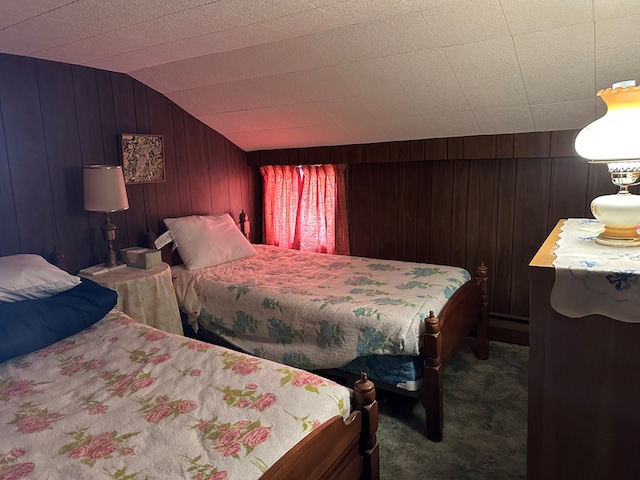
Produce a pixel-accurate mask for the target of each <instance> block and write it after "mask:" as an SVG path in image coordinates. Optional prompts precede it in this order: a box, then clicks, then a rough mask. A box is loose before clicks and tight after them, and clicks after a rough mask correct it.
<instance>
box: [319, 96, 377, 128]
mask: <svg viewBox="0 0 640 480" xmlns="http://www.w3.org/2000/svg"><path fill="white" fill-rule="evenodd" d="M318 106H319V107H320V108H321V109H322V111H323V112H324V113H326V114H327V116H328V117H329V118H330V119H331V120H333V121H334V122H335V123H338V124H346V123H360V122H366V121H367V120H370V115H371V114H370V112H369V109H368V108H367V106H366V105H364V104H363V103H362V101H361V100H360V99H358V98H355V97H351V98H340V99H337V100H325V101H322V102H318Z"/></svg>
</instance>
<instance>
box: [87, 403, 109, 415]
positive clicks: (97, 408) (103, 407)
mask: <svg viewBox="0 0 640 480" xmlns="http://www.w3.org/2000/svg"><path fill="white" fill-rule="evenodd" d="M107 410H109V406H108V405H102V404H100V405H97V406H95V407H91V408H90V409H89V415H100V414H101V413H105V412H106V411H107Z"/></svg>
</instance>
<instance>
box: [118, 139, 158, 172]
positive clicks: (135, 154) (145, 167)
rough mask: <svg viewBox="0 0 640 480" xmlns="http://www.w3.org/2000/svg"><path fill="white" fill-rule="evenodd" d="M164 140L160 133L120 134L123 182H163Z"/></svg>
mask: <svg viewBox="0 0 640 480" xmlns="http://www.w3.org/2000/svg"><path fill="white" fill-rule="evenodd" d="M163 142H164V140H163V137H162V135H145V134H140V133H122V134H120V147H121V152H122V173H123V174H124V182H125V183H127V184H131V183H157V182H164V181H165V176H164V144H163Z"/></svg>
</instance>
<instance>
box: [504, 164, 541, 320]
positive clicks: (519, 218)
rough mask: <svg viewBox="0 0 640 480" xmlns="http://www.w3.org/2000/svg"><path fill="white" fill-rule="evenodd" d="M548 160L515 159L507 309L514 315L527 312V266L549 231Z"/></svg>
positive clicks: (525, 314)
mask: <svg viewBox="0 0 640 480" xmlns="http://www.w3.org/2000/svg"><path fill="white" fill-rule="evenodd" d="M550 178H551V160H550V159H549V158H532V159H520V160H518V171H517V175H516V194H515V217H514V224H513V245H512V250H513V263H512V266H511V308H510V309H509V310H510V312H511V313H513V314H514V315H522V316H527V315H528V314H529V305H528V300H529V277H528V276H527V266H528V265H529V262H530V261H531V259H532V258H533V256H534V255H535V253H536V251H537V250H538V248H539V247H540V245H541V244H542V242H543V241H544V240H545V238H547V235H548V234H549V231H550V230H549V229H548V228H547V225H548V223H549V222H548V215H549V213H548V211H549V188H550V187H549V185H550Z"/></svg>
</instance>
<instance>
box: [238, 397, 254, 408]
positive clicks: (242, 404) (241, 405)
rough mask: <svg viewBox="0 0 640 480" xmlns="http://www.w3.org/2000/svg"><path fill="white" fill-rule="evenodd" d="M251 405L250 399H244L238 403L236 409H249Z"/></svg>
mask: <svg viewBox="0 0 640 480" xmlns="http://www.w3.org/2000/svg"><path fill="white" fill-rule="evenodd" d="M249 405H251V400H249V399H248V398H243V399H242V400H240V401H239V402H238V403H236V407H238V408H247V407H248V406H249Z"/></svg>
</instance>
